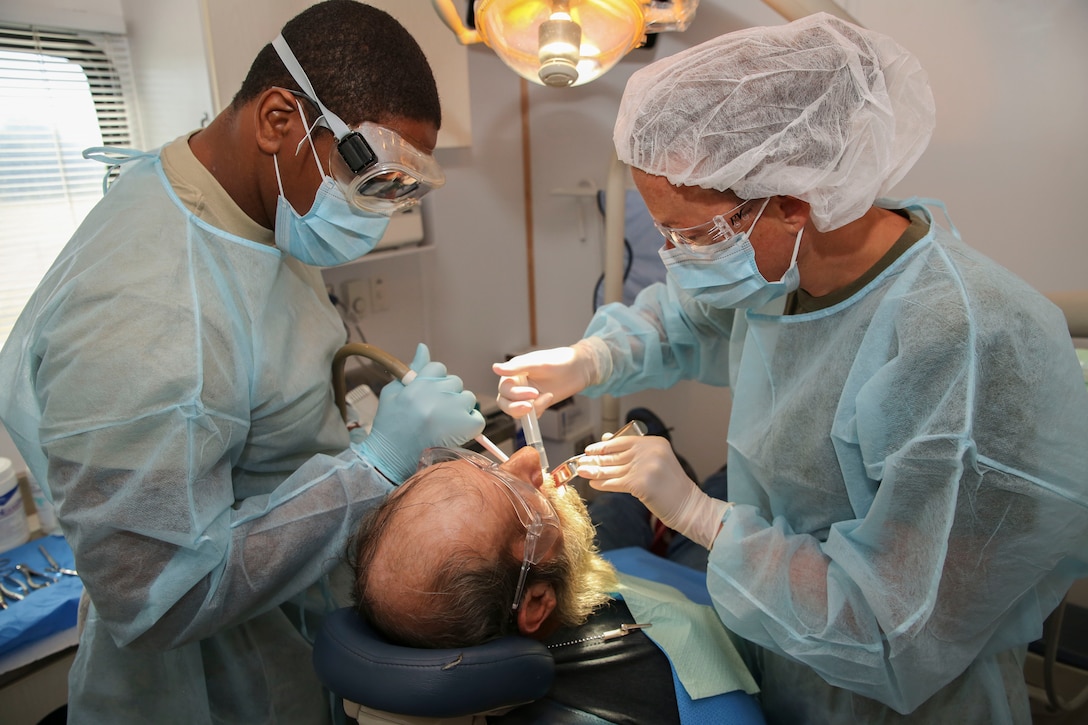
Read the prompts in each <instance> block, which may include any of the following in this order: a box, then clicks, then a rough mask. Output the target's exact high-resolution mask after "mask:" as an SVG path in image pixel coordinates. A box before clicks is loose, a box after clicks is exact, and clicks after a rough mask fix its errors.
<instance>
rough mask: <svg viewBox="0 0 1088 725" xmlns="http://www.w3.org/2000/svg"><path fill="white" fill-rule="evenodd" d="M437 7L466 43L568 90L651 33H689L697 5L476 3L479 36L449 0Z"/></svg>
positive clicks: (571, 0) (636, 0)
mask: <svg viewBox="0 0 1088 725" xmlns="http://www.w3.org/2000/svg"><path fill="white" fill-rule="evenodd" d="M470 1H471V0H470ZM432 4H433V5H434V7H435V10H436V11H437V12H438V14H439V16H440V17H441V18H442V20H443V22H445V24H446V25H447V26H448V27H449V28H450V29H451V30H452V31H453V32H454V34H455V35H457V39H458V40H459V41H460V42H461V43H462V44H463V45H470V44H472V43H479V42H482V43H484V44H485V45H487V46H488V47H489V48H491V49H492V50H494V51H495V54H496V55H498V56H499V58H501V59H502V61H503V62H504V63H505V64H506V65H507V66H509V67H510V68H511V70H513V71H514V72H515V73H517V74H518V75H520V76H521V77H522V78H526V79H528V80H530V81H532V82H533V83H537V84H540V85H545V86H552V87H555V88H566V87H572V86H580V85H583V84H585V83H589V82H590V81H592V80H593V79H595V78H597V77H599V76H600V75H602V74H603V73H605V72H607V71H608V70H610V69H611V68H612V67H613V66H614V65H616V63H618V62H619V60H620V59H621V58H622V57H623V56H625V55H626V54H627V53H629V52H630V51H631V50H633V49H635V48H637V47H639V46H640V45H642V44H643V43H644V42H645V40H646V34H647V33H653V32H661V31H664V30H684V29H686V28H687V26H688V23H690V21H691V17H692V16H693V15H694V13H695V7H696V6H697V5H698V0H672V2H661V1H660V0H476V3H475V10H474V12H475V16H474V17H475V20H476V29H475V30H470V29H468V28H466V27H465V25H464V23H463V22H461V18H460V17H459V16H458V14H457V11H456V10H455V9H454V7H453V3H452V0H432Z"/></svg>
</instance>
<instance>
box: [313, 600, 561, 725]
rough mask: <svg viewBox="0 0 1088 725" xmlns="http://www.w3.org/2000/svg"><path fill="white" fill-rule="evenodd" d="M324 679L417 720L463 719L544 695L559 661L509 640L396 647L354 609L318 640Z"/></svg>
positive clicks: (329, 623)
mask: <svg viewBox="0 0 1088 725" xmlns="http://www.w3.org/2000/svg"><path fill="white" fill-rule="evenodd" d="M313 662H314V669H315V670H316V672H317V676H318V678H319V679H320V680H321V681H322V682H323V683H324V685H325V686H326V687H327V688H329V690H331V691H332V692H334V693H335V694H337V695H339V696H340V697H342V698H344V699H346V700H350V701H351V702H356V703H359V704H361V705H365V706H367V707H370V708H373V709H376V710H382V711H385V712H393V713H397V714H400V715H414V716H417V717H436V718H443V717H461V716H464V715H472V714H476V713H484V712H490V711H492V710H496V709H499V708H505V707H511V706H514V705H519V704H522V703H526V702H530V701H532V700H536V699H538V698H540V697H543V696H544V695H545V694H546V693H547V692H548V689H549V688H550V687H551V685H552V680H553V678H554V676H555V662H554V660H553V659H552V656H551V654H550V653H549V652H548V649H547V648H546V647H545V646H544V645H542V644H541V643H540V642H537V641H535V640H531V639H528V638H526V637H504V638H502V639H497V640H493V641H491V642H487V643H485V644H482V645H477V646H475V647H463V648H458V649H417V648H414V647H402V646H399V645H395V644H392V643H390V642H389V641H388V640H386V639H385V638H384V637H382V636H381V635H380V634H379V633H378V632H377V631H375V630H374V629H373V628H372V627H371V626H370V625H369V624H368V623H367V622H366V620H365V619H364V618H363V617H362V616H361V615H360V614H359V613H358V612H356V611H355V610H354V609H351V608H344V609H338V610H336V611H334V612H333V613H331V614H330V615H329V616H328V617H327V618H326V620H325V622H324V623H323V624H322V627H321V629H320V631H319V632H318V635H317V639H316V641H315V642H314V652H313Z"/></svg>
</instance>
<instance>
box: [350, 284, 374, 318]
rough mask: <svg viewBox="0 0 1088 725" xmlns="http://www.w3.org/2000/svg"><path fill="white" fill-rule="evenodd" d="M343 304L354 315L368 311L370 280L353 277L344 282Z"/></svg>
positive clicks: (365, 313) (359, 315) (361, 315)
mask: <svg viewBox="0 0 1088 725" xmlns="http://www.w3.org/2000/svg"><path fill="white" fill-rule="evenodd" d="M344 304H346V305H347V308H348V310H349V311H350V312H351V314H353V315H355V316H356V317H366V316H367V314H369V313H370V280H368V279H353V280H351V281H350V282H346V283H344Z"/></svg>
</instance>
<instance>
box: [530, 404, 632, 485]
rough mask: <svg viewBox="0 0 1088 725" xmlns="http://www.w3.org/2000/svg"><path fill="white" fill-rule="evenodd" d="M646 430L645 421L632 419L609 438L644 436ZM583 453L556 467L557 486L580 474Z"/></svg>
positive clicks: (553, 474) (555, 479)
mask: <svg viewBox="0 0 1088 725" xmlns="http://www.w3.org/2000/svg"><path fill="white" fill-rule="evenodd" d="M646 430H647V429H646V424H645V423H643V422H642V421H641V420H632V421H631V422H630V423H628V424H627V425H625V426H623V427H622V428H620V429H619V430H618V431H616V432H615V433H614V434H612V436H611V438H609V440H611V439H612V438H619V437H620V436H644V435H646ZM583 455H584V454H582V453H579V454H578V455H576V456H571V457H570V458H568V459H567V460H565V461H563V462H562V463H560V464H559V465H558V466H556V467H555V470H554V471H552V473H551V476H552V480H553V481H555V485H556V486H565V485H567V483H569V482H570V481H571V479H573V478H576V477H577V476H578V461H580V460H581V459H582V456H583Z"/></svg>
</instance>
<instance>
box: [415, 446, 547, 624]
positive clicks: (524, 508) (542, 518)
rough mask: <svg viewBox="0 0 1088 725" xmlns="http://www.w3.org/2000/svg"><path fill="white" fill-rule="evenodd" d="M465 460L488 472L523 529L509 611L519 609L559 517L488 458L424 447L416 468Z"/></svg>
mask: <svg viewBox="0 0 1088 725" xmlns="http://www.w3.org/2000/svg"><path fill="white" fill-rule="evenodd" d="M458 460H460V461H467V462H469V463H471V464H472V465H474V466H476V467H477V468H479V469H480V470H481V471H484V472H486V473H488V474H489V475H488V478H489V479H490V480H491V481H492V482H494V483H495V485H496V486H498V488H499V490H500V491H502V492H503V494H504V495H505V496H506V498H507V499H508V500H509V501H510V503H511V505H512V506H513V507H514V512H515V513H516V514H517V516H518V520H519V521H521V523H522V525H523V526H525V553H524V555H523V556H522V561H521V573H520V574H519V575H518V586H517V589H516V590H515V591H514V603H513V605H512V609H513V610H515V611H516V610H517V608H518V607H520V606H521V597H522V594H523V593H524V591H525V579H526V576H527V575H528V573H529V566H530V565H531V564H539V563H540V562H541V560H543V558H544V557H545V556H547V555H548V553H549V552H550V551H551V550H552V548H553V547H554V546H555V544H556V542H557V541H559V535H560V531H561V529H560V524H559V516H558V515H556V513H555V508H554V507H553V506H552V503H551V501H549V500H548V497H547V496H545V495H544V494H543V493H542V492H541V491H540V490H539V489H537V488H536V487H535V486H533V484H531V483H529V482H527V481H523V480H521V479H520V478H518V477H517V476H515V475H513V474H512V473H510V472H508V471H504V470H503V469H501V468H499V466H498V464H496V463H495V462H494V461H492V460H491V459H490V458H488V457H486V456H483V455H480V454H479V453H474V452H472V451H468V450H465V449H463V448H428V449H427V450H425V451H423V455H422V456H421V457H420V459H419V469H420V470H422V469H423V468H426V467H427V466H430V465H433V464H435V463H442V462H444V461H458Z"/></svg>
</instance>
